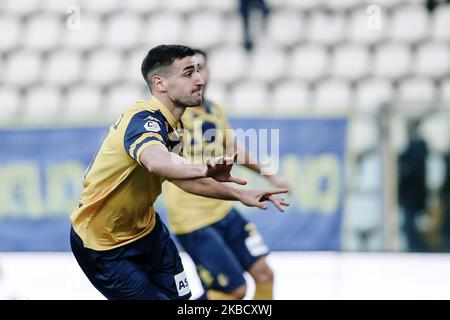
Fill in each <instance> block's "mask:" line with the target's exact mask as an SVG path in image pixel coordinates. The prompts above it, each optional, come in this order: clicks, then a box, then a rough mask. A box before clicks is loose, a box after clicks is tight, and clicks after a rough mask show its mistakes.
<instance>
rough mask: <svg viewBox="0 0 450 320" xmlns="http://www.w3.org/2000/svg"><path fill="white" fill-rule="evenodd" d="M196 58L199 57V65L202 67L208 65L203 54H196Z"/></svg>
mask: <svg viewBox="0 0 450 320" xmlns="http://www.w3.org/2000/svg"><path fill="white" fill-rule="evenodd" d="M195 57H197V60H198V63H199V65H200V66H202V67H204V66H205V64H206V59H205V57H204V56H203V55H202V54H201V53H196V54H195Z"/></svg>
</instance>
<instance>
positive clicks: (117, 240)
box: [70, 97, 177, 250]
mask: <svg viewBox="0 0 450 320" xmlns="http://www.w3.org/2000/svg"><path fill="white" fill-rule="evenodd" d="M169 115H170V116H169ZM168 118H169V119H168ZM176 125H177V123H176V121H175V120H174V118H173V116H172V115H171V113H170V111H169V110H168V109H167V108H166V107H165V106H164V105H163V104H162V103H161V102H160V101H158V100H157V99H156V98H155V97H152V99H150V100H149V101H138V102H137V103H135V104H134V105H133V106H132V107H130V108H129V109H127V110H126V111H125V112H124V113H123V115H122V116H121V118H120V119H119V120H118V121H117V122H116V123H115V124H114V125H113V126H111V128H110V130H109V133H108V135H107V136H106V138H105V140H104V141H103V143H102V144H101V147H100V149H99V150H98V153H97V156H96V157H95V159H94V161H93V162H92V164H91V165H90V166H89V169H88V170H87V172H86V175H85V178H84V180H83V192H82V195H81V199H80V205H79V207H78V208H77V209H76V210H75V211H74V212H73V213H72V215H71V217H70V218H71V221H72V226H73V228H74V230H75V232H76V233H77V234H78V235H79V236H80V238H81V239H82V240H83V244H84V246H85V247H87V248H90V249H94V250H109V249H113V248H117V247H120V246H122V245H124V244H127V243H130V242H133V241H136V240H138V239H140V238H142V237H144V236H145V235H147V234H149V233H150V232H151V231H152V229H153V227H154V226H155V221H156V220H155V219H156V218H155V210H154V208H153V203H154V202H155V201H156V198H157V197H158V195H159V194H160V193H161V184H162V182H163V181H164V179H163V178H161V177H159V176H157V175H155V174H151V173H150V172H149V171H148V170H147V169H146V168H145V167H143V166H141V165H140V163H139V162H138V161H137V160H138V159H139V155H140V153H141V152H142V151H143V150H144V149H145V148H146V147H147V146H149V145H151V144H155V143H157V144H162V145H165V146H167V144H168V143H171V141H170V139H169V138H168V131H171V130H174V129H175V128H176ZM170 128H171V130H169V129H170Z"/></svg>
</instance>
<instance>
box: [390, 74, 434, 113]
mask: <svg viewBox="0 0 450 320" xmlns="http://www.w3.org/2000/svg"><path fill="white" fill-rule="evenodd" d="M435 94H436V89H435V87H434V85H433V83H432V82H431V80H429V79H427V78H409V79H405V80H404V81H402V82H401V83H400V85H399V88H398V101H399V102H400V103H401V105H402V107H403V108H407V110H409V111H410V112H413V111H414V110H413V108H419V109H422V108H425V109H427V108H429V107H430V104H432V103H433V102H435V99H436V98H435Z"/></svg>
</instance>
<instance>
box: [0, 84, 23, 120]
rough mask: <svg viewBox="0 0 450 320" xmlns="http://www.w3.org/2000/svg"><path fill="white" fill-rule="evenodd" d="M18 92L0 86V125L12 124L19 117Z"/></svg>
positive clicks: (8, 87) (9, 87)
mask: <svg viewBox="0 0 450 320" xmlns="http://www.w3.org/2000/svg"><path fill="white" fill-rule="evenodd" d="M19 107H20V92H19V90H18V89H17V88H15V87H11V86H0V124H2V125H5V124H13V123H11V121H12V120H15V117H16V116H17V115H19Z"/></svg>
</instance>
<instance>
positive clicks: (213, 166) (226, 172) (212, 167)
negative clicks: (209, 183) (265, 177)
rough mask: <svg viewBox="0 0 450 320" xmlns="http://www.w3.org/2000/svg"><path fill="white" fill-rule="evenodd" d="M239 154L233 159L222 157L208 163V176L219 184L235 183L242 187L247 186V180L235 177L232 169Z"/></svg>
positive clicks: (235, 154) (232, 157) (234, 155)
mask: <svg viewBox="0 0 450 320" xmlns="http://www.w3.org/2000/svg"><path fill="white" fill-rule="evenodd" d="M237 156H238V153H237V152H235V153H234V154H233V156H231V157H225V156H220V157H217V158H216V159H214V161H209V160H207V161H206V166H207V170H206V176H207V177H210V178H213V179H214V180H216V181H219V182H234V183H237V184H240V185H246V184H247V180H244V179H240V178H236V177H233V176H232V175H231V169H232V168H233V164H234V163H235V162H236V160H237Z"/></svg>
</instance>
